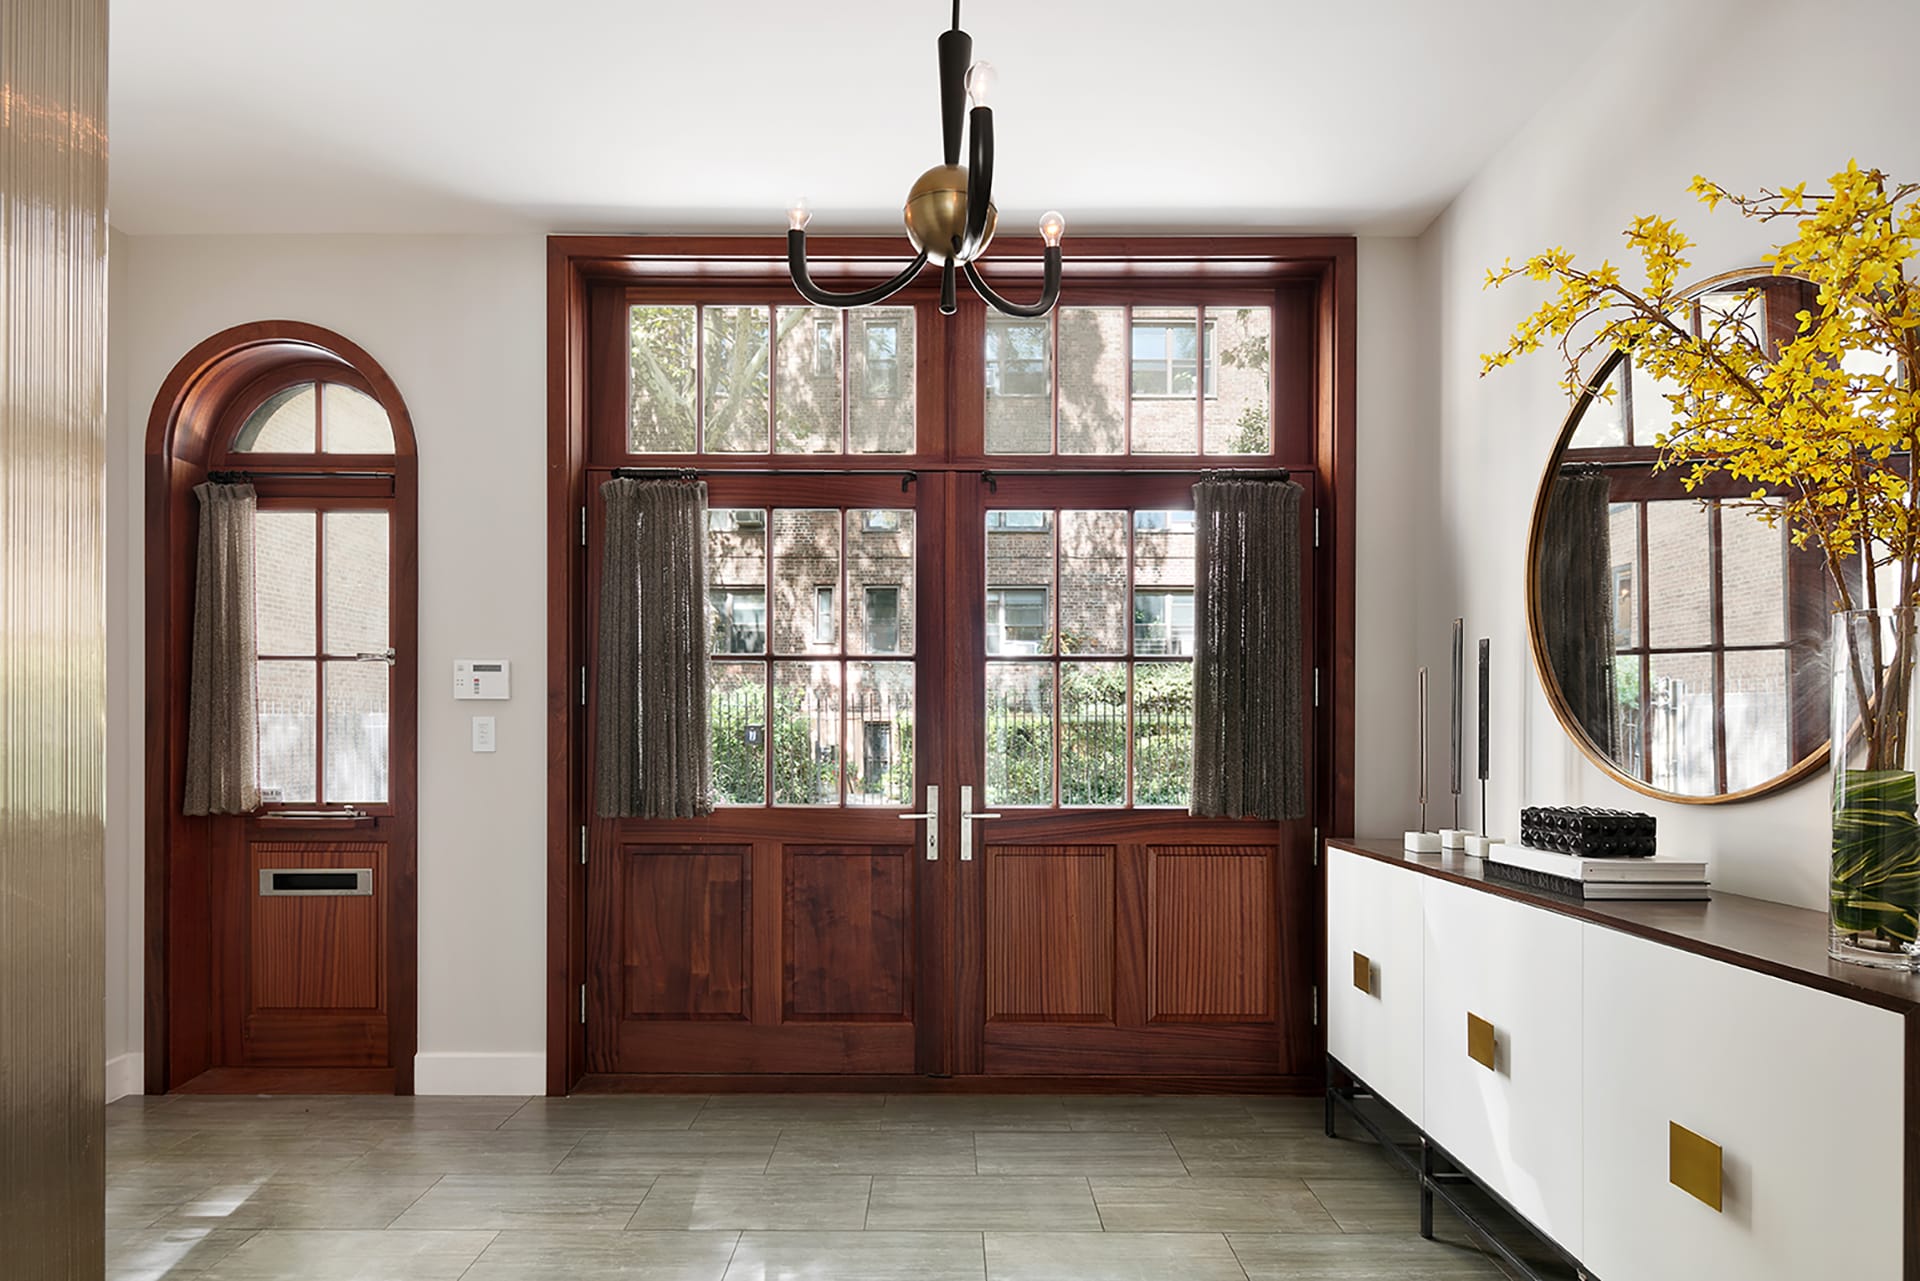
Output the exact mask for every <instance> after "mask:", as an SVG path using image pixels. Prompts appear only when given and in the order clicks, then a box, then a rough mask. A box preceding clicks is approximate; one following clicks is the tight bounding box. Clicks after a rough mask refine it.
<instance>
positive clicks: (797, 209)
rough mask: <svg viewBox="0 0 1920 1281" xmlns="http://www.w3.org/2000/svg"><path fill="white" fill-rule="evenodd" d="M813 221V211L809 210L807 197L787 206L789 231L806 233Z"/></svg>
mask: <svg viewBox="0 0 1920 1281" xmlns="http://www.w3.org/2000/svg"><path fill="white" fill-rule="evenodd" d="M812 219H813V210H811V209H809V208H807V198H806V197H805V196H802V197H800V198H799V199H798V200H796V201H794V202H793V203H792V204H791V205H789V206H787V229H788V230H790V231H805V230H806V229H807V223H808V222H810V221H811V220H812Z"/></svg>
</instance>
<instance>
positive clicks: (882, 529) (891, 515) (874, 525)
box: [860, 507, 900, 534]
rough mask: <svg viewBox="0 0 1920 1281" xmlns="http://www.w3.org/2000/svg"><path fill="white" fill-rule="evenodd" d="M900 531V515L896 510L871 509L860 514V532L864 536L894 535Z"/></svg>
mask: <svg viewBox="0 0 1920 1281" xmlns="http://www.w3.org/2000/svg"><path fill="white" fill-rule="evenodd" d="M899 529H900V513H899V511H898V510H896V509H891V508H884V507H869V508H867V509H866V510H865V511H863V512H861V513H860V532H861V533H863V534H893V533H898V532H899Z"/></svg>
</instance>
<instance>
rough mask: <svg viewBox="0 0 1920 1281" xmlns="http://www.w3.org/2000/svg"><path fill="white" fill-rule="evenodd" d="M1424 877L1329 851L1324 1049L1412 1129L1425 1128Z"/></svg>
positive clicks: (1365, 859)
mask: <svg viewBox="0 0 1920 1281" xmlns="http://www.w3.org/2000/svg"><path fill="white" fill-rule="evenodd" d="M1426 879H1427V878H1426V877H1424V876H1413V875H1409V874H1408V873H1407V872H1405V871H1402V870H1401V869H1399V868H1395V867H1391V866H1389V865H1387V864H1385V863H1380V862H1377V861H1375V860H1374V859H1370V858H1362V857H1361V856H1360V855H1358V854H1350V853H1348V852H1347V851H1345V850H1338V849H1329V850H1328V851H1327V1002H1326V1004H1327V1052H1328V1053H1329V1054H1331V1055H1333V1057H1334V1058H1336V1059H1338V1060H1340V1062H1341V1064H1342V1065H1344V1066H1345V1067H1346V1068H1347V1070H1349V1071H1350V1072H1352V1073H1353V1074H1354V1075H1356V1076H1358V1077H1359V1078H1360V1079H1361V1080H1362V1081H1364V1082H1366V1083H1367V1085H1368V1086H1369V1087H1371V1088H1372V1090H1373V1091H1374V1093H1375V1094H1377V1095H1378V1096H1379V1097H1380V1098H1381V1099H1383V1100H1385V1101H1386V1102H1387V1103H1388V1104H1390V1105H1391V1106H1392V1107H1393V1108H1395V1109H1396V1110H1397V1111H1399V1112H1400V1113H1401V1114H1402V1115H1404V1116H1405V1117H1407V1119H1408V1120H1410V1121H1412V1122H1413V1123H1414V1124H1415V1125H1423V1124H1424V1122H1423V1121H1422V1119H1421V1117H1422V1114H1423V1112H1424V1108H1423V1107H1422V1106H1421V1104H1422V1101H1423V1087H1422V1083H1421V1072H1422V1058H1421V1053H1422V1049H1423V1044H1422V1032H1421V1028H1422V1021H1423V1018H1424V1010H1423V1005H1422V1002H1423V997H1422V992H1423V985H1422V981H1421V969H1422V949H1423V943H1422V930H1421V924H1420V920H1421V892H1422V887H1423V885H1424V883H1425V882H1426ZM1363 970H1364V974H1365V977H1366V986H1365V987H1364V988H1363V987H1362V986H1361V985H1360V978H1361V975H1362V972H1363Z"/></svg>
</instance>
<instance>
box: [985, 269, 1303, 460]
mask: <svg viewBox="0 0 1920 1281" xmlns="http://www.w3.org/2000/svg"><path fill="white" fill-rule="evenodd" d="M1273 316H1274V311H1273V308H1272V307H1270V306H1247V307H1225V306H1222V307H1213V306H1208V307H1161V306H1154V307H1145V306H1141V307H1057V308H1055V309H1054V311H1053V313H1052V314H1051V315H1050V316H1048V317H1047V318H1046V319H1044V320H1007V319H1002V318H998V317H991V316H990V317H988V319H987V337H986V360H985V378H986V452H987V453H989V454H1086V455H1126V454H1133V455H1142V454H1173V455H1181V454H1185V455H1198V454H1221V455H1247V454H1265V453H1269V452H1271V451H1272V450H1273V440H1274V433H1273V419H1274V388H1273V385H1272V381H1273V351H1272V343H1273V333H1274V329H1273V325H1274V320H1273Z"/></svg>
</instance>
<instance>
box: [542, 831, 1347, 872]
mask: <svg viewBox="0 0 1920 1281" xmlns="http://www.w3.org/2000/svg"><path fill="white" fill-rule="evenodd" d="M580 830H581V831H582V832H585V831H586V829H585V828H581V829H580ZM581 857H583V858H584V857H585V855H582V856H581ZM1313 865H1314V866H1315V867H1319V866H1320V829H1319V828H1317V827H1316V828H1314V829H1313Z"/></svg>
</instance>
